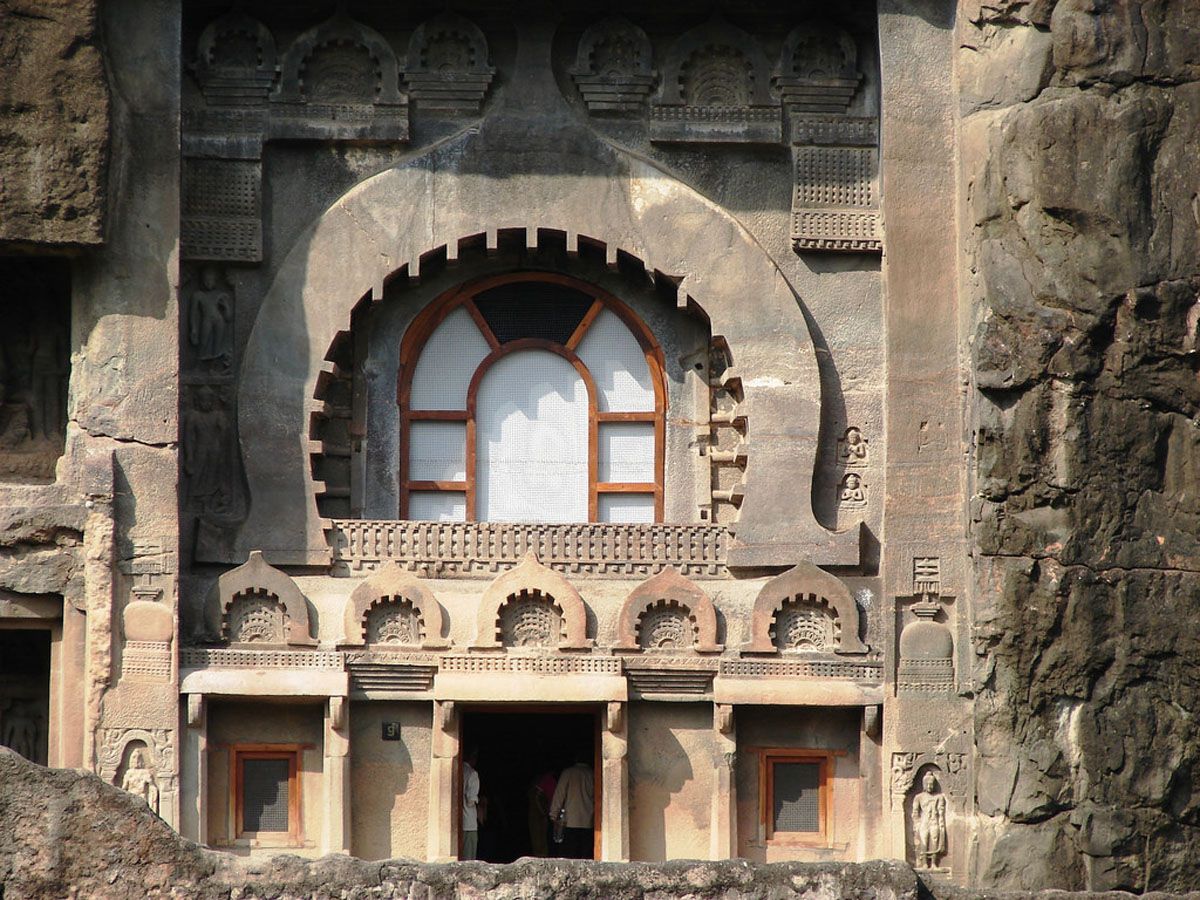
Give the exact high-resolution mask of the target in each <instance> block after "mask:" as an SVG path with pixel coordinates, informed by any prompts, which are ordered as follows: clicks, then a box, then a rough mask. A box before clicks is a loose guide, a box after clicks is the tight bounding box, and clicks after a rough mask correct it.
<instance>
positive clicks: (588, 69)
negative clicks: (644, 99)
mask: <svg viewBox="0 0 1200 900" xmlns="http://www.w3.org/2000/svg"><path fill="white" fill-rule="evenodd" d="M608 45H616V46H619V47H620V48H621V50H622V51H623V53H622V54H621V55H620V56H619V57H617V58H614V59H613V60H611V61H610V62H612V63H617V62H619V63H621V69H620V70H619V71H609V69H608V68H607V67H606V66H605V65H604V60H602V59H598V58H597V52H596V51H597V48H601V49H602V48H604V47H606V46H608ZM653 56H654V51H653V49H652V47H651V45H650V38H648V37H647V36H646V32H644V31H642V29H640V28H638V27H637V26H636V25H634V24H633V23H632V22H630V21H629V20H628V19H626V18H624V17H623V16H610V17H609V18H607V19H603V20H601V21H599V22H595V23H593V24H591V25H589V26H588V27H587V29H586V30H585V31H584V32H583V36H582V37H580V39H579V49H578V50H577V51H576V54H575V65H574V67H573V68H572V69H571V74H572V75H584V76H588V75H595V76H600V77H621V76H626V77H628V76H652V75H653V74H654V67H653V62H652V60H653Z"/></svg>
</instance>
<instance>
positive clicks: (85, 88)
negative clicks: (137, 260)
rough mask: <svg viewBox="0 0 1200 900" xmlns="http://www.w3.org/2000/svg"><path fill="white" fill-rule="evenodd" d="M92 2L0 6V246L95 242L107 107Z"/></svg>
mask: <svg viewBox="0 0 1200 900" xmlns="http://www.w3.org/2000/svg"><path fill="white" fill-rule="evenodd" d="M97 27H98V26H97V17H96V3H95V2H94V0H0V72H3V73H4V75H3V77H2V78H0V241H22V242H25V241H28V242H38V243H43V244H82V245H90V244H96V243H99V242H100V241H101V240H102V239H103V237H104V204H105V184H104V170H105V160H106V155H107V149H108V120H109V103H108V87H107V84H106V80H105V71H104V60H103V58H102V56H101V53H100V49H99V40H98V35H97Z"/></svg>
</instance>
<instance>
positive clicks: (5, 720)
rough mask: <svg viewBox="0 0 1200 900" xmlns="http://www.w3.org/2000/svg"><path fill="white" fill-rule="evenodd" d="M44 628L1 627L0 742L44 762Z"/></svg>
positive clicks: (46, 651) (47, 727) (46, 718)
mask: <svg viewBox="0 0 1200 900" xmlns="http://www.w3.org/2000/svg"><path fill="white" fill-rule="evenodd" d="M50 638H51V632H50V630H49V629H47V628H36V629H35V628H3V627H0V745H3V746H5V747H8V748H9V749H10V750H14V751H16V752H17V753H19V754H21V756H24V757H25V758H26V759H28V760H32V761H33V762H35V763H38V764H40V765H43V766H44V765H46V764H47V762H48V758H49V752H50Z"/></svg>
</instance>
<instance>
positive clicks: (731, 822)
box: [708, 703, 738, 859]
mask: <svg viewBox="0 0 1200 900" xmlns="http://www.w3.org/2000/svg"><path fill="white" fill-rule="evenodd" d="M713 764H714V766H715V767H716V772H717V778H716V783H715V784H714V785H713V798H712V821H711V823H710V824H709V854H708V855H709V858H710V859H736V858H737V850H738V847H737V729H736V728H735V727H734V721H733V706H732V705H731V704H727V703H717V704H714V705H713Z"/></svg>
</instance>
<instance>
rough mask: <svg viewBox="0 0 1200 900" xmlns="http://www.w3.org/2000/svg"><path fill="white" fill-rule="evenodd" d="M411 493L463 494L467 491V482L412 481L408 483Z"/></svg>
mask: <svg viewBox="0 0 1200 900" xmlns="http://www.w3.org/2000/svg"><path fill="white" fill-rule="evenodd" d="M408 490H409V492H412V491H443V492H447V493H455V494H463V493H466V490H467V482H465V481H410V482H409V483H408Z"/></svg>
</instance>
